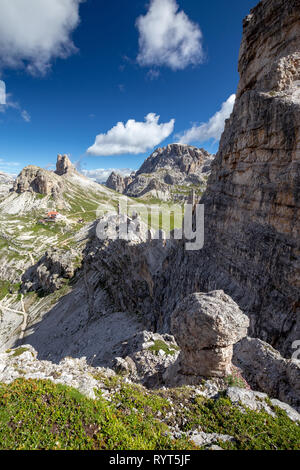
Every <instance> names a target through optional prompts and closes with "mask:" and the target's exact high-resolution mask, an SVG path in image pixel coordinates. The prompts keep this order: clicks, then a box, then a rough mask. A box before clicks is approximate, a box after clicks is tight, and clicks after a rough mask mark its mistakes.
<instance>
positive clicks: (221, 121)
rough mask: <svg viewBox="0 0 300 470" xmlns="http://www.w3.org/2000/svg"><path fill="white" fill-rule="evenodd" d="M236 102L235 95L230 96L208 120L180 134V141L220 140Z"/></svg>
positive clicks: (185, 142)
mask: <svg viewBox="0 0 300 470" xmlns="http://www.w3.org/2000/svg"><path fill="white" fill-rule="evenodd" d="M234 102H235V95H231V96H229V98H228V100H226V101H225V102H224V103H223V104H222V107H221V109H220V111H218V112H216V114H214V115H213V116H212V117H211V118H210V120H209V121H208V122H205V123H203V124H200V126H196V125H194V126H193V127H192V128H191V129H188V130H187V131H185V132H184V133H183V134H182V135H179V136H178V137H179V138H180V140H179V142H180V143H181V144H189V143H191V142H205V141H207V140H210V139H214V140H216V141H217V140H220V137H221V135H222V132H223V130H224V126H225V120H226V119H228V118H229V117H230V115H231V113H232V110H233V106H234Z"/></svg>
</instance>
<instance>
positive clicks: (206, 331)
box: [171, 291, 249, 377]
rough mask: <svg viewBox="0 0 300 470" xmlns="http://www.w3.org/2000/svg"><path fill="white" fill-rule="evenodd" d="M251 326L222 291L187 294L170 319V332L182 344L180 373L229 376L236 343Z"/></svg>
mask: <svg viewBox="0 0 300 470" xmlns="http://www.w3.org/2000/svg"><path fill="white" fill-rule="evenodd" d="M248 326H249V320H248V318H247V317H246V315H244V314H243V312H241V310H240V309H239V307H238V306H237V305H236V303H235V302H233V300H232V299H231V298H230V297H229V296H228V295H226V294H224V292H223V291H214V292H209V293H208V294H201V293H195V294H191V295H190V296H188V297H187V298H186V299H184V300H183V301H182V302H181V303H180V304H179V305H178V307H177V309H176V310H175V312H174V313H173V314H172V318H171V332H172V334H173V335H174V336H175V338H176V340H177V342H178V344H179V346H180V347H181V356H180V362H181V373H182V374H184V375H195V376H203V377H225V376H226V375H229V374H230V373H231V368H232V364H231V360H232V354H233V344H235V343H237V342H238V341H239V340H240V339H242V338H244V337H245V336H246V334H247V329H248Z"/></svg>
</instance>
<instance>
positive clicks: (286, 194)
mask: <svg viewBox="0 0 300 470" xmlns="http://www.w3.org/2000/svg"><path fill="white" fill-rule="evenodd" d="M299 56H300V1H299V0H286V1H285V2H282V1H281V0H265V1H261V2H260V3H259V4H258V5H257V7H255V8H254V9H253V10H252V11H251V13H250V15H249V16H248V17H247V18H246V19H245V21H244V34H243V40H242V45H241V52H240V58H239V72H240V83H239V87H238V93H237V99H236V102H235V106H234V109H233V112H232V115H231V117H230V119H229V120H227V122H226V126H225V131H224V133H223V136H222V138H221V141H220V148H219V152H218V154H217V157H216V159H215V160H214V162H213V164H212V172H211V176H210V178H209V181H208V187H207V191H206V193H205V194H204V196H203V198H202V202H203V203H204V204H205V247H204V250H202V251H201V252H190V253H188V252H185V251H184V246H183V245H182V247H181V248H180V249H178V251H177V253H176V254H175V255H174V257H173V258H172V259H171V260H170V262H169V267H168V268H167V270H166V273H165V278H166V279H168V278H169V282H168V286H167V287H166V288H165V293H164V299H165V303H164V309H165V311H166V312H168V311H171V310H172V309H174V308H175V306H176V304H177V303H178V301H180V300H182V299H183V298H184V297H186V295H187V294H189V293H193V292H197V291H209V290H214V289H223V290H224V291H225V292H226V293H227V294H229V295H230V296H231V297H232V298H233V299H234V300H235V301H236V302H237V303H238V304H239V306H240V307H241V308H242V310H243V311H245V312H247V314H248V315H249V317H250V322H251V326H250V335H251V336H258V337H259V338H261V339H263V340H264V341H267V342H268V343H270V344H272V345H273V346H274V347H276V348H277V349H279V350H280V351H281V352H282V353H283V354H284V355H286V356H288V357H290V356H291V354H292V352H293V349H292V343H293V341H295V340H298V339H300V320H299V319H300V86H299V85H300V82H299V77H300V75H299V74H300V62H299ZM158 289H159V288H158ZM165 318H167V315H166V316H165Z"/></svg>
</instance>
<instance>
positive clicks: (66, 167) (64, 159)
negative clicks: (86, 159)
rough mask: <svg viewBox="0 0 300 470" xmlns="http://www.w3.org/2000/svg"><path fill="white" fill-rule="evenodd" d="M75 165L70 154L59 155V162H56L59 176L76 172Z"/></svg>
mask: <svg viewBox="0 0 300 470" xmlns="http://www.w3.org/2000/svg"><path fill="white" fill-rule="evenodd" d="M75 172H76V170H75V167H74V165H73V164H72V163H71V160H70V159H69V157H68V155H60V154H58V155H57V162H56V171H55V173H56V174H57V175H59V176H62V175H67V174H71V173H75Z"/></svg>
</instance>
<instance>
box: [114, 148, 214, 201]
mask: <svg viewBox="0 0 300 470" xmlns="http://www.w3.org/2000/svg"><path fill="white" fill-rule="evenodd" d="M213 158H214V155H211V154H209V153H208V152H207V151H206V150H204V149H199V148H197V147H192V146H190V145H183V144H170V145H167V146H166V147H163V148H158V149H156V150H155V151H154V152H153V153H152V154H151V155H150V156H149V157H148V158H147V159H146V160H145V162H144V163H143V164H142V166H141V168H140V169H139V170H138V171H137V172H136V173H135V174H133V175H131V176H129V177H126V178H123V177H122V176H120V175H117V174H116V173H114V172H113V173H112V174H111V175H110V177H109V178H108V180H107V182H106V186H107V187H109V188H111V189H114V190H115V191H118V192H120V193H123V194H126V195H127V196H130V197H154V198H159V199H162V200H174V199H175V200H186V199H187V198H188V195H189V193H190V188H191V187H198V189H199V195H200V194H201V189H202V192H203V191H204V189H205V185H206V181H207V177H208V175H209V172H210V166H211V163H212V161H213Z"/></svg>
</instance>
